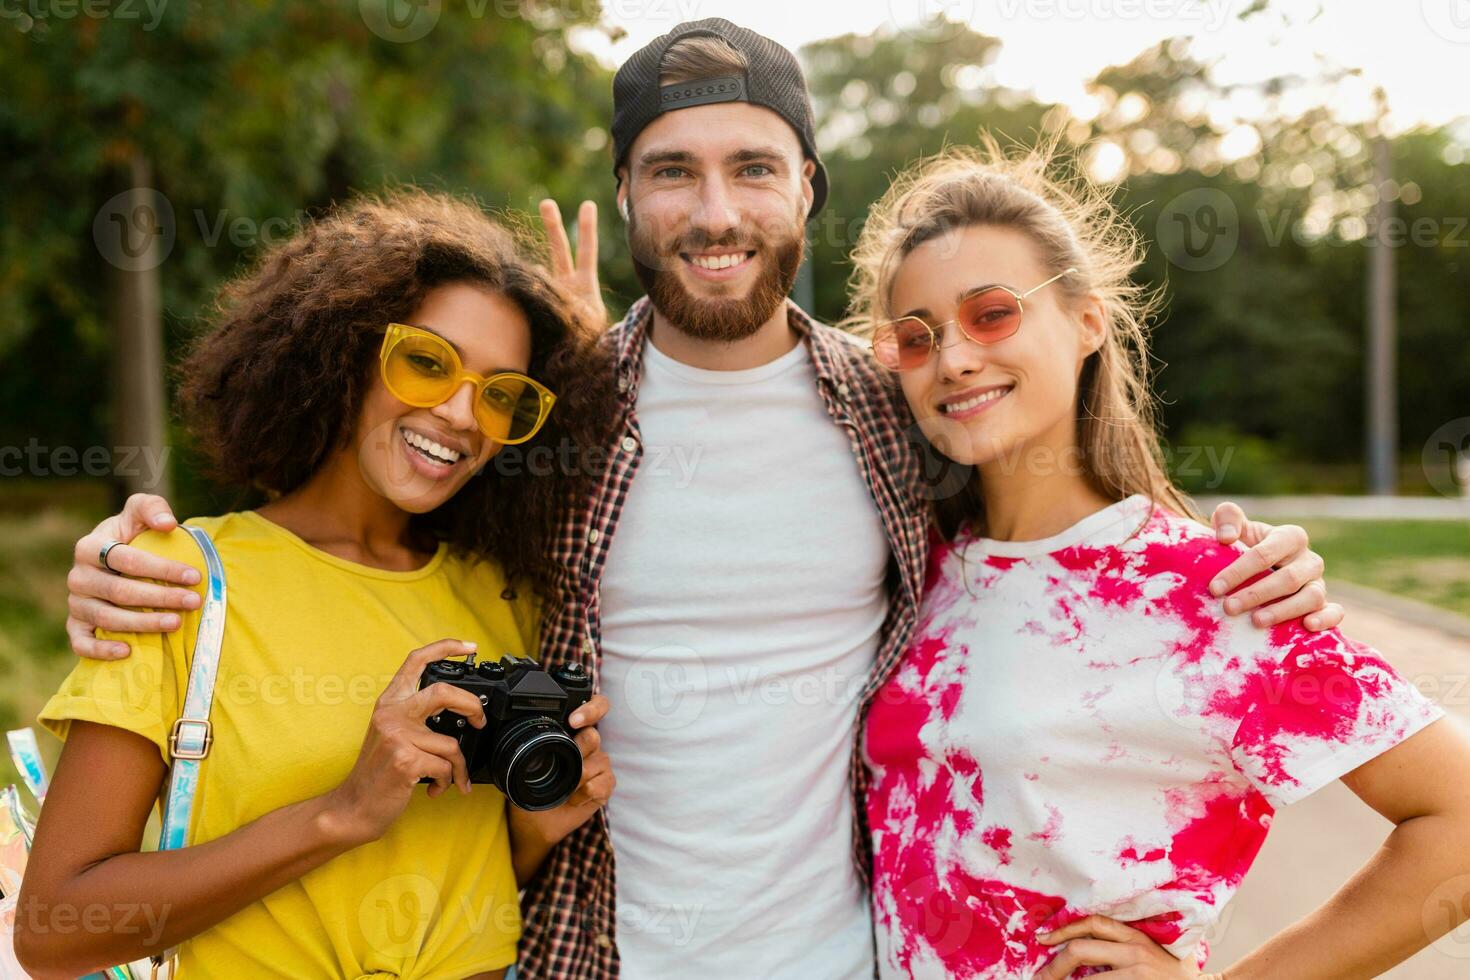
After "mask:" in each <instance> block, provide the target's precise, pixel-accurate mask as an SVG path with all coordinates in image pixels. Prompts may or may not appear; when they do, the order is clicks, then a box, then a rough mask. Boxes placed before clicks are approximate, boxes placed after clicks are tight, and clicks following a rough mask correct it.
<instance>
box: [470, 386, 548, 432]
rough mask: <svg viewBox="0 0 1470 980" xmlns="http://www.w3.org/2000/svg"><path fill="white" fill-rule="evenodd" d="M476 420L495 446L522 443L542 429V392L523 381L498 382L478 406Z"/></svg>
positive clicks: (487, 388)
mask: <svg viewBox="0 0 1470 980" xmlns="http://www.w3.org/2000/svg"><path fill="white" fill-rule="evenodd" d="M475 420H476V421H477V422H479V423H480V428H481V429H482V430H483V431H484V433H485V435H486V436H488V437H489V438H491V439H494V440H495V441H496V442H520V441H522V440H524V439H527V438H529V437H530V436H531V435H532V434H533V433H534V432H535V431H536V430H537V429H538V428H539V427H540V425H541V421H542V419H541V391H540V390H539V389H538V388H537V387H536V386H535V385H533V384H530V383H529V382H527V381H525V380H524V379H521V378H511V377H504V378H497V379H496V380H495V381H493V382H491V383H490V384H489V385H486V386H485V390H484V392H483V393H482V394H481V395H480V400H479V401H478V402H476V403H475Z"/></svg>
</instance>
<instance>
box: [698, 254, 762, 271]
mask: <svg viewBox="0 0 1470 980" xmlns="http://www.w3.org/2000/svg"><path fill="white" fill-rule="evenodd" d="M748 257H749V253H748V252H731V253H729V254H728V255H691V256H690V257H689V261H690V262H692V263H694V264H695V265H697V266H699V267H700V268H701V269H728V268H730V267H731V266H732V265H739V264H740V263H742V262H744V261H745V260H746V259H747V258H748Z"/></svg>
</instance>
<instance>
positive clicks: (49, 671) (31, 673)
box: [0, 506, 97, 785]
mask: <svg viewBox="0 0 1470 980" xmlns="http://www.w3.org/2000/svg"><path fill="white" fill-rule="evenodd" d="M96 522H97V517H96V516H94V515H93V514H92V513H91V511H90V508H88V509H79V508H77V507H74V506H73V507H66V508H63V507H43V508H40V509H38V510H36V511H34V512H31V513H28V514H19V513H15V512H5V513H0V542H3V547H0V729H10V728H18V727H21V726H24V725H30V724H33V723H34V721H35V718H36V713H37V712H38V711H40V710H41V706H42V705H43V704H45V702H46V698H47V697H49V696H50V694H51V692H52V691H54V690H56V687H57V685H58V684H60V683H61V679H62V678H63V677H65V676H66V674H67V672H68V671H69V670H70V669H71V664H72V660H73V657H72V653H71V647H70V645H69V644H68V643H67V640H66V629H65V626H64V623H65V621H66V572H67V569H68V568H70V567H71V554H72V546H73V545H74V544H75V542H76V539H77V538H78V537H80V536H81V535H83V534H85V533H87V532H88V531H90V530H91V529H92V527H93V526H94V525H95V524H96ZM38 738H39V740H40V742H41V746H42V749H43V751H45V753H46V755H47V756H48V758H54V757H55V752H56V748H57V743H56V740H55V739H54V738H52V737H51V736H50V735H47V734H45V733H38ZM12 782H18V776H17V773H16V771H15V768H14V767H13V766H12V765H11V763H10V755H9V752H8V751H7V752H6V753H5V758H4V759H3V760H0V785H3V784H5V783H12Z"/></svg>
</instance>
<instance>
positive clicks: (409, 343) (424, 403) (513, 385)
mask: <svg viewBox="0 0 1470 980" xmlns="http://www.w3.org/2000/svg"><path fill="white" fill-rule="evenodd" d="M378 360H379V363H380V364H381V366H382V370H383V383H384V384H385V385H387V386H388V390H389V391H390V392H391V393H392V394H393V397H394V398H397V399H398V400H399V401H401V402H403V403H405V404H408V405H412V406H414V407H415V408H432V407H433V406H435V405H442V404H444V402H446V401H448V400H449V399H450V398H451V397H452V396H453V395H454V393H455V392H456V391H458V390H459V386H460V385H462V384H464V383H465V382H466V381H468V382H470V383H471V384H473V385H474V386H475V408H474V411H475V422H476V424H478V425H479V427H480V431H481V432H483V433H485V436H486V438H489V439H493V440H494V441H495V442H498V443H500V444H502V445H505V446H514V445H517V444H518V443H522V442H525V441H526V440H527V439H530V438H531V437H532V436H534V435H535V434H536V433H537V432H539V431H540V430H541V427H542V426H543V425H545V424H546V419H547V418H548V417H549V416H550V415H551V407H552V406H553V405H555V404H556V395H554V394H552V393H551V390H550V389H549V388H547V387H546V386H545V385H543V384H541V382H539V381H536V380H535V379H534V378H528V377H526V376H525V375H524V374H517V373H516V372H514V371H503V372H501V373H499V374H492V375H491V376H490V377H488V378H487V377H485V376H484V375H482V374H476V373H475V372H473V371H466V370H465V369H464V364H463V363H462V362H461V361H460V359H459V354H458V353H457V352H456V351H455V349H454V348H453V347H452V346H451V345H450V343H449V341H447V340H445V339H444V338H443V337H441V336H439V335H438V334H436V333H432V332H430V331H428V330H424V329H422V328H421V327H411V326H408V325H407V324H403V323H390V324H388V326H387V328H386V330H385V332H384V335H383V349H382V351H381V353H380V354H379V355H378Z"/></svg>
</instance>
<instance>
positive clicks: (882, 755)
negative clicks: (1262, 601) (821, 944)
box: [864, 496, 1442, 980]
mask: <svg viewBox="0 0 1470 980" xmlns="http://www.w3.org/2000/svg"><path fill="white" fill-rule="evenodd" d="M1237 554H1238V552H1237V551H1236V550H1235V549H1233V548H1230V547H1227V546H1225V545H1222V544H1219V543H1218V542H1217V541H1216V540H1215V535H1214V533H1213V532H1212V531H1211V530H1210V529H1209V528H1207V527H1204V526H1202V525H1200V524H1197V523H1195V522H1194V521H1190V520H1186V519H1185V518H1182V517H1179V516H1176V515H1173V514H1170V513H1168V512H1165V511H1164V510H1162V509H1153V510H1151V509H1150V504H1149V501H1148V499H1147V498H1146V497H1142V496H1134V497H1130V498H1128V499H1127V500H1124V501H1121V502H1120V503H1117V504H1114V505H1112V506H1110V507H1107V508H1105V509H1103V510H1101V511H1098V512H1097V513H1095V514H1093V515H1091V516H1090V517H1087V518H1085V519H1084V520H1082V521H1080V522H1078V523H1077V524H1075V525H1073V526H1072V527H1071V528H1070V529H1068V530H1066V531H1064V532H1062V533H1061V534H1058V535H1056V536H1054V537H1051V538H1047V539H1044V540H1041V541H1016V542H1005V541H995V540H990V539H984V538H969V537H964V536H962V537H960V538H959V539H958V540H957V541H955V542H954V543H953V544H950V545H938V546H936V547H935V548H934V549H933V551H932V552H931V555H930V569H929V576H928V578H929V581H928V582H927V583H926V586H925V593H924V603H923V608H922V611H921V613H920V618H919V623H918V626H917V627H916V628H915V630H914V636H913V639H912V640H911V641H910V644H909V647H908V649H907V651H906V652H905V654H904V659H903V662H902V663H901V664H900V665H899V667H898V669H897V670H896V671H895V672H894V674H893V675H892V677H891V678H890V679H889V681H888V682H887V683H886V684H885V685H884V687H883V688H882V689H881V690H880V691H879V692H878V696H877V698H876V700H875V701H874V703H873V707H872V708H871V709H870V711H869V714H868V724H867V732H866V734H865V741H864V751H865V754H866V756H867V758H868V760H869V762H870V764H871V765H872V767H873V769H874V774H873V783H872V788H871V792H870V793H869V797H868V802H867V807H868V819H869V822H870V825H871V827H872V830H873V850H874V883H873V893H874V894H873V901H874V905H875V917H876V921H877V929H878V945H879V951H880V957H879V958H880V963H881V967H882V970H881V972H882V974H883V975H884V976H885V977H935V978H940V977H944V978H970V977H985V978H996V980H999V978H1025V977H1032V976H1035V975H1036V973H1037V972H1038V971H1039V970H1040V969H1041V968H1042V967H1043V966H1044V965H1045V964H1046V963H1047V961H1048V960H1050V959H1051V957H1053V956H1054V955H1056V952H1057V950H1056V949H1050V948H1047V947H1045V946H1042V945H1041V944H1040V943H1038V942H1037V941H1036V938H1035V936H1036V932H1037V931H1038V929H1040V930H1042V931H1045V930H1049V929H1055V928H1058V927H1060V926H1062V925H1065V924H1066V923H1068V922H1071V921H1074V920H1076V919H1078V918H1081V917H1083V916H1085V915H1088V914H1094V913H1096V914H1101V915H1106V916H1110V917H1112V918H1114V919H1119V920H1122V921H1125V922H1130V923H1132V924H1133V925H1135V926H1136V927H1137V928H1139V929H1141V930H1142V931H1144V932H1145V933H1147V934H1149V935H1150V936H1151V937H1153V939H1154V940H1155V941H1157V942H1159V943H1162V944H1164V945H1165V946H1167V947H1168V948H1169V950H1170V951H1171V952H1173V953H1174V954H1175V955H1176V956H1186V955H1188V954H1190V953H1191V952H1194V953H1195V954H1196V955H1197V956H1199V957H1200V958H1201V959H1203V954H1204V953H1205V952H1206V951H1205V949H1204V948H1203V944H1201V942H1200V939H1201V936H1202V934H1203V933H1204V932H1205V930H1206V929H1207V927H1208V926H1209V925H1210V924H1211V923H1212V922H1213V921H1214V919H1215V917H1216V916H1217V915H1219V913H1220V910H1221V909H1222V908H1223V907H1224V905H1225V903H1226V902H1227V901H1229V900H1230V898H1231V896H1233V895H1234V894H1235V891H1236V889H1237V888H1238V887H1239V885H1240V881H1241V878H1242V877H1244V875H1245V873H1246V871H1247V870H1248V869H1249V868H1250V866H1251V862H1252V861H1253V860H1254V859H1255V856H1256V853H1257V851H1258V850H1259V848H1260V846H1261V844H1262V843H1263V842H1264V840H1265V838H1266V832H1267V830H1268V829H1269V828H1270V826H1271V817H1272V814H1273V812H1274V808H1276V807H1280V806H1285V805H1287V804H1289V803H1293V802H1295V801H1297V800H1299V799H1301V798H1302V797H1304V796H1306V795H1307V794H1309V793H1312V792H1314V791H1315V790H1317V789H1320V788H1321V787H1323V786H1325V785H1327V784H1328V783H1330V782H1332V781H1334V780H1336V779H1337V778H1338V777H1340V776H1342V775H1343V774H1344V773H1346V772H1348V771H1350V770H1352V769H1355V768H1356V767H1358V766H1359V765H1362V764H1363V763H1364V762H1367V761H1368V760H1369V759H1372V758H1374V757H1375V756H1377V755H1379V754H1381V753H1383V752H1385V751H1387V750H1388V749H1390V748H1392V747H1393V746H1394V745H1397V744H1398V743H1399V742H1401V741H1403V740H1404V739H1405V738H1407V737H1408V736H1410V735H1412V734H1413V733H1415V732H1417V731H1419V730H1420V729H1421V728H1423V727H1424V726H1425V725H1427V724H1429V723H1430V722H1431V721H1433V720H1434V719H1436V718H1438V717H1440V716H1441V715H1442V712H1441V711H1440V710H1439V709H1438V708H1436V707H1435V706H1434V705H1433V704H1431V703H1430V702H1428V701H1427V700H1425V699H1424V697H1423V696H1421V695H1420V694H1419V692H1418V691H1416V690H1415V689H1414V687H1413V686H1412V685H1410V684H1408V683H1406V682H1405V681H1403V680H1402V679H1400V678H1399V676H1398V675H1397V674H1395V673H1394V671H1393V669H1392V668H1391V667H1390V666H1389V665H1388V664H1386V663H1385V662H1384V661H1383V660H1382V659H1381V658H1380V657H1379V656H1377V655H1376V654H1375V653H1374V652H1373V651H1372V650H1370V649H1369V648H1367V647H1365V646H1363V645H1362V644H1359V643H1354V642H1353V641H1352V640H1349V639H1347V638H1346V637H1344V636H1343V635H1342V634H1341V633H1339V632H1337V631H1336V630H1326V631H1323V632H1320V633H1310V632H1308V631H1307V630H1306V629H1305V628H1304V627H1303V626H1302V625H1301V621H1300V620H1292V621H1289V622H1286V623H1281V624H1279V625H1277V626H1274V627H1271V628H1270V629H1259V628H1257V627H1255V626H1253V625H1252V624H1251V622H1250V619H1249V617H1245V616H1226V615H1225V614H1224V612H1223V610H1222V608H1221V602H1220V600H1219V599H1216V598H1215V597H1213V596H1211V595H1210V594H1209V590H1208V583H1209V581H1210V579H1211V578H1212V577H1213V576H1214V575H1215V574H1216V573H1217V572H1219V571H1220V570H1221V569H1222V568H1224V567H1225V566H1226V565H1228V564H1229V563H1230V562H1231V561H1233V560H1234V559H1235V558H1236V557H1237ZM1282 924H1283V925H1285V923H1282Z"/></svg>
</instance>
